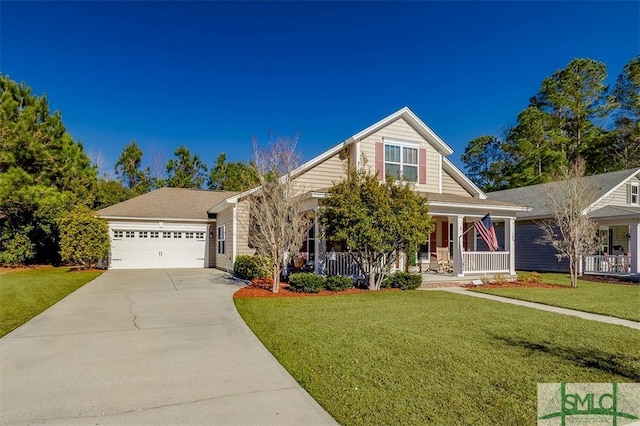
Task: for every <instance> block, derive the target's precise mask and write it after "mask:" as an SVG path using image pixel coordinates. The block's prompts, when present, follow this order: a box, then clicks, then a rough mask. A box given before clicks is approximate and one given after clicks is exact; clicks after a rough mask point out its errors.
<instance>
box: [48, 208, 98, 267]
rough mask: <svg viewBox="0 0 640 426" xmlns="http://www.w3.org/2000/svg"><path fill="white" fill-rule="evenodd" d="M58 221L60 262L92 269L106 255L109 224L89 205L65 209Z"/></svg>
mask: <svg viewBox="0 0 640 426" xmlns="http://www.w3.org/2000/svg"><path fill="white" fill-rule="evenodd" d="M57 223H58V228H59V231H60V256H61V257H62V260H63V261H65V262H68V263H69V264H71V265H79V266H82V267H84V268H88V269H91V268H93V267H95V266H96V265H98V262H99V261H100V260H102V259H106V258H107V257H108V256H109V248H110V241H109V225H107V221H105V220H104V219H102V218H99V217H97V216H96V215H95V213H94V212H93V211H92V210H90V209H89V208H87V207H84V206H79V207H76V208H74V209H73V210H70V211H68V212H65V213H63V214H62V215H61V216H60V217H58V219H57Z"/></svg>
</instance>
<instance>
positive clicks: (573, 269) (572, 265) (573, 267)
mask: <svg viewBox="0 0 640 426" xmlns="http://www.w3.org/2000/svg"><path fill="white" fill-rule="evenodd" d="M569 272H570V274H571V287H572V288H576V287H578V267H577V264H576V262H575V260H574V259H569Z"/></svg>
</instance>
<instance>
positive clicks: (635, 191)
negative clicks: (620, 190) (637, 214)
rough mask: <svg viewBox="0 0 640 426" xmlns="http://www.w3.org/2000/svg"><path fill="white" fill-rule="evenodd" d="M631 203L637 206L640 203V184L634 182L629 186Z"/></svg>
mask: <svg viewBox="0 0 640 426" xmlns="http://www.w3.org/2000/svg"><path fill="white" fill-rule="evenodd" d="M629 203H630V204H633V205H634V206H637V205H639V204H640V184H639V183H636V182H633V183H631V186H630V187H629Z"/></svg>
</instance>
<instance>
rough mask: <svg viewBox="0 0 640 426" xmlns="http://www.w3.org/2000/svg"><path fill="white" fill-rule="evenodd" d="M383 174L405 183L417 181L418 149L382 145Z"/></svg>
mask: <svg viewBox="0 0 640 426" xmlns="http://www.w3.org/2000/svg"><path fill="white" fill-rule="evenodd" d="M384 174H385V176H386V175H391V176H393V178H394V179H398V180H403V181H405V182H417V181H418V148H417V147H413V146H406V145H396V144H388V143H387V144H385V145H384Z"/></svg>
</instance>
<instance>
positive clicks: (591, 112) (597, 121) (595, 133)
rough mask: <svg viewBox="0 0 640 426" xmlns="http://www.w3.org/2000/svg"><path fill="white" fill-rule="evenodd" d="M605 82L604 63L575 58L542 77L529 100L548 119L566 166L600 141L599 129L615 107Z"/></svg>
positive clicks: (605, 69)
mask: <svg viewBox="0 0 640 426" xmlns="http://www.w3.org/2000/svg"><path fill="white" fill-rule="evenodd" d="M606 79H607V67H606V65H605V64H604V63H602V62H598V61H594V60H593V59H589V58H581V59H579V58H576V59H574V60H572V61H571V62H570V63H569V64H568V65H567V66H566V68H564V69H562V70H559V71H556V72H555V73H553V75H552V76H551V77H547V78H545V79H544V80H543V82H542V87H541V89H540V92H539V93H538V94H537V95H536V96H534V97H533V98H532V99H531V106H533V107H535V108H538V109H539V110H541V111H543V112H544V113H546V114H548V115H549V116H550V117H551V119H552V129H551V130H552V131H554V133H555V136H556V137H555V138H554V139H555V142H556V143H557V144H558V145H559V146H558V148H559V149H560V150H561V151H562V153H563V154H564V156H565V159H566V161H567V163H568V162H570V161H573V160H575V159H576V158H578V157H580V156H582V155H583V154H584V153H585V151H588V150H589V149H590V148H594V147H597V146H598V145H599V144H600V143H601V142H602V138H601V132H599V129H602V125H603V123H604V121H605V120H606V118H607V117H608V116H609V114H610V113H611V112H612V110H613V109H614V108H615V103H614V101H613V98H612V97H611V96H609V93H608V90H609V88H608V86H607V85H606V84H605V81H606ZM548 130H549V129H548ZM558 130H559V132H557V131H558ZM567 163H565V164H567Z"/></svg>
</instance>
